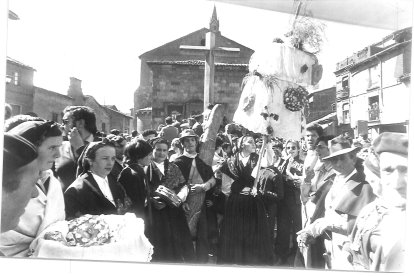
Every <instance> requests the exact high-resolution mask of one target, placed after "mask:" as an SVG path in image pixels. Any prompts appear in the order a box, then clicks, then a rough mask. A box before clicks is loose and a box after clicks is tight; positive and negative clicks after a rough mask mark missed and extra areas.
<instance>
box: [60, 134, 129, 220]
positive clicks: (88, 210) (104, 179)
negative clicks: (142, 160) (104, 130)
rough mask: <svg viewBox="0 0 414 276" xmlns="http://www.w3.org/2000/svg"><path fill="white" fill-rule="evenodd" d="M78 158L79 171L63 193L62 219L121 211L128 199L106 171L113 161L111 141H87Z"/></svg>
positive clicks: (110, 168) (113, 153) (109, 170)
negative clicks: (63, 217)
mask: <svg viewBox="0 0 414 276" xmlns="http://www.w3.org/2000/svg"><path fill="white" fill-rule="evenodd" d="M80 158H82V162H81V167H80V168H79V172H80V174H79V176H78V178H77V179H76V180H75V181H74V182H73V183H72V184H71V185H70V186H69V187H68V188H67V190H66V191H65V193H64V199H65V211H66V220H71V219H73V218H77V217H80V216H82V215H85V214H90V215H113V214H118V215H123V214H125V213H126V212H127V211H128V209H129V206H130V200H129V199H128V197H127V196H126V193H125V190H124V189H123V187H122V186H121V185H120V184H119V183H118V182H117V181H116V179H114V178H113V177H112V175H111V174H110V172H111V170H112V167H113V166H114V163H115V147H114V145H113V144H111V143H109V142H108V141H107V140H106V139H104V141H101V142H91V143H89V144H88V146H87V147H86V148H85V150H84V151H83V152H82V154H81V156H80Z"/></svg>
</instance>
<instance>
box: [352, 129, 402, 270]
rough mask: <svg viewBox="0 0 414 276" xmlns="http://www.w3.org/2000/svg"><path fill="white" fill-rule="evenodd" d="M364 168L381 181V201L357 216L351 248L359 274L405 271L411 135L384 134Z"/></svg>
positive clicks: (377, 190) (376, 190)
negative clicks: (370, 271) (363, 272)
mask: <svg viewBox="0 0 414 276" xmlns="http://www.w3.org/2000/svg"><path fill="white" fill-rule="evenodd" d="M372 150H373V151H372V152H371V153H370V154H369V156H368V158H367V160H366V161H365V168H366V169H368V170H369V171H370V172H372V173H373V174H374V175H376V176H377V177H378V178H379V183H378V184H377V187H376V189H375V192H376V194H377V196H378V198H377V199H376V200H375V201H374V202H372V203H370V204H368V205H367V206H365V207H364V208H363V209H362V210H361V212H360V213H359V215H358V218H357V220H356V223H355V227H354V229H353V231H352V233H351V243H350V246H349V249H350V252H351V253H352V258H351V260H352V264H353V266H354V268H355V269H358V270H372V271H392V272H397V271H398V272H402V271H403V270H404V252H405V246H404V245H405V243H404V240H405V229H406V228H405V220H406V212H405V210H406V209H405V207H406V200H407V169H408V135H407V134H403V133H392V132H384V133H381V134H380V135H379V136H378V137H377V138H376V139H375V140H374V141H373V146H372Z"/></svg>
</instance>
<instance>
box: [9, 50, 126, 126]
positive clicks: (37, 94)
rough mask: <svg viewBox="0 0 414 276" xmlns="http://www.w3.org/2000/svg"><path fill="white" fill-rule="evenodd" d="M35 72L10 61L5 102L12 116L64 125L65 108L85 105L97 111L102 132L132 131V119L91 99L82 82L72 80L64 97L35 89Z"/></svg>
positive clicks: (98, 123)
mask: <svg viewBox="0 0 414 276" xmlns="http://www.w3.org/2000/svg"><path fill="white" fill-rule="evenodd" d="M35 71H36V70H35V69H33V68H32V67H30V66H27V65H25V64H23V63H21V62H19V61H17V60H14V59H11V58H9V57H8V58H7V69H6V72H7V73H6V95H5V102H6V103H8V104H10V105H11V106H12V115H18V114H27V113H35V114H36V115H37V116H39V117H41V118H44V119H46V120H52V121H55V122H61V121H62V117H63V113H62V111H63V110H64V109H65V107H67V106H70V105H85V106H89V107H91V108H92V109H93V110H94V111H95V113H96V120H97V128H98V130H99V131H102V132H104V133H108V132H109V131H110V130H111V129H113V128H118V129H119V130H121V132H127V133H130V132H131V131H132V119H133V118H132V117H131V116H129V115H126V114H123V113H121V112H119V111H114V110H112V109H110V108H107V107H105V106H102V105H101V104H99V103H98V102H97V101H96V100H95V98H94V97H92V96H89V95H84V94H83V91H82V81H81V80H79V79H77V78H74V77H71V78H70V84H69V89H68V92H67V95H63V94H60V93H57V92H54V91H49V90H46V89H43V88H40V87H36V86H34V84H33V75H34V72H35ZM120 127H122V128H120Z"/></svg>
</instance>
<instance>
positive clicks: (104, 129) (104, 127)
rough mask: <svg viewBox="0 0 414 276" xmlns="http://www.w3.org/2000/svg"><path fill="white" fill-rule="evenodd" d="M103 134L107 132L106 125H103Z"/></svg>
mask: <svg viewBox="0 0 414 276" xmlns="http://www.w3.org/2000/svg"><path fill="white" fill-rule="evenodd" d="M102 132H106V125H105V123H102Z"/></svg>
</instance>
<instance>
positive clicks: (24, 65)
mask: <svg viewBox="0 0 414 276" xmlns="http://www.w3.org/2000/svg"><path fill="white" fill-rule="evenodd" d="M7 61H9V62H12V63H14V64H16V65H19V66H22V67H26V68H28V69H31V70H33V71H36V69H34V68H33V67H31V66H29V65H26V64H24V63H22V62H20V61H18V60H15V59H13V58H11V57H7Z"/></svg>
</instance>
